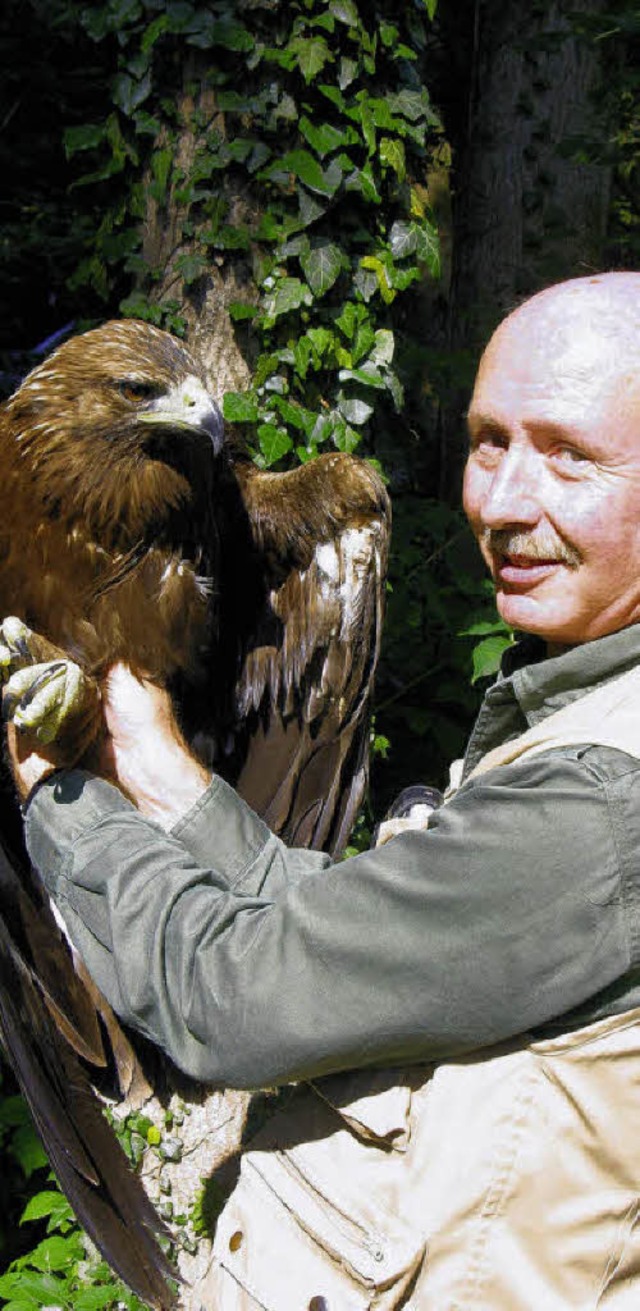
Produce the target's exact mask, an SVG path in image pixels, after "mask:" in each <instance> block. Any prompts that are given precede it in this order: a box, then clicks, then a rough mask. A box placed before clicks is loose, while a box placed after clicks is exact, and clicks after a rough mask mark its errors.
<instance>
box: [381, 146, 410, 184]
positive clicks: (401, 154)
mask: <svg viewBox="0 0 640 1311" xmlns="http://www.w3.org/2000/svg"><path fill="white" fill-rule="evenodd" d="M380 159H381V160H382V162H383V164H388V165H389V166H390V168H392V169H393V170H394V172H395V173H397V175H398V178H399V180H400V182H404V179H405V177H406V175H407V160H406V154H405V148H404V142H402V141H399V140H398V139H397V137H382V138H381V140H380Z"/></svg>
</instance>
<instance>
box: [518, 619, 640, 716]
mask: <svg viewBox="0 0 640 1311" xmlns="http://www.w3.org/2000/svg"><path fill="white" fill-rule="evenodd" d="M545 649H546V648H545V644H544V642H542V641H541V639H540V638H537V637H525V638H523V639H522V641H521V642H518V643H517V645H516V646H515V647H512V648H511V650H510V651H509V652H508V653H507V657H508V658H507V659H506V660H505V661H504V662H503V679H502V681H504V682H511V685H512V687H513V693H514V695H515V697H516V700H517V701H518V704H519V706H520V709H521V711H522V713H523V715H524V716H525V718H526V720H527V723H528V724H529V725H530V726H531V725H533V724H536V723H538V721H539V720H541V719H545V718H546V716H547V715H550V714H553V712H554V711H556V710H560V709H561V707H562V706H566V705H569V704H570V703H571V702H572V701H575V700H576V699H577V698H578V697H580V696H583V695H584V693H585V692H588V691H589V689H590V688H592V687H596V686H598V685H599V684H602V683H607V682H608V681H609V680H610V679H612V678H617V677H618V675H619V674H624V673H625V672H626V670H627V669H632V668H633V666H634V665H637V664H638V663H640V624H633V625H632V627H631V628H623V629H621V630H620V632H617V633H609V634H608V635H607V636H606V637H599V638H596V639H595V640H594V641H593V642H583V643H581V645H580V646H573V647H569V648H568V650H566V651H564V652H563V653H562V655H557V656H546V655H545Z"/></svg>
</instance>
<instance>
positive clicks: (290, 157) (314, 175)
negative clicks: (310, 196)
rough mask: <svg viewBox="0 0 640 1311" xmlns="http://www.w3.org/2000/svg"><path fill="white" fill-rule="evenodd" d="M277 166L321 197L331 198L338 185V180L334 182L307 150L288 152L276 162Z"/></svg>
mask: <svg viewBox="0 0 640 1311" xmlns="http://www.w3.org/2000/svg"><path fill="white" fill-rule="evenodd" d="M278 166H279V167H280V168H283V169H285V170H286V171H287V172H290V173H293V174H294V175H295V176H296V177H297V178H299V179H300V181H301V182H304V184H305V186H307V187H309V189H310V190H311V191H318V192H319V193H320V195H322V196H333V195H334V193H335V191H336V189H337V187H338V186H339V184H340V178H338V179H337V181H335V182H334V181H333V178H331V177H330V176H329V173H328V171H327V172H325V171H324V169H323V168H322V166H321V165H320V164H319V163H318V161H317V159H316V158H315V157H314V156H313V155H310V154H309V151H308V150H290V151H289V153H288V154H286V155H283V157H282V159H281V160H279V161H278Z"/></svg>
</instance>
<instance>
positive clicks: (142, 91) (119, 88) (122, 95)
mask: <svg viewBox="0 0 640 1311" xmlns="http://www.w3.org/2000/svg"><path fill="white" fill-rule="evenodd" d="M150 92H151V71H150V70H149V71H148V72H147V73H146V74H145V75H144V77H141V78H134V77H131V76H130V74H129V73H117V74H116V76H115V78H114V79H113V84H112V92H111V94H112V96H113V100H114V103H115V104H116V105H117V106H118V109H121V110H122V112H123V114H126V115H127V117H130V116H131V114H132V113H133V111H134V109H137V108H138V106H139V105H141V104H142V103H143V101H145V100H146V99H147V97H148V96H149V94H150Z"/></svg>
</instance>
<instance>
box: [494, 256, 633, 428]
mask: <svg viewBox="0 0 640 1311" xmlns="http://www.w3.org/2000/svg"><path fill="white" fill-rule="evenodd" d="M612 276H614V277H615V276H616V275H612ZM633 279H634V283H633V285H634V286H635V287H636V289H637V291H638V295H639V300H640V275H633ZM628 286H629V284H626V285H625V287H624V289H623V288H622V287H621V286H620V285H619V284H618V285H616V286H615V287H613V288H611V286H609V285H607V279H603V281H602V283H598V282H593V283H592V282H591V281H590V280H587V279H579V280H577V281H576V282H572V283H564V284H561V285H560V286H559V287H558V288H551V289H549V291H547V292H544V293H542V294H541V295H539V296H536V297H534V298H533V299H532V300H530V301H528V302H526V303H525V304H524V305H523V306H521V307H520V309H518V310H516V311H515V312H514V313H513V314H512V315H510V316H509V317H508V318H507V319H506V320H505V321H504V322H503V323H502V324H501V325H500V327H499V328H498V329H497V331H496V332H495V334H494V336H493V337H492V338H491V341H490V342H489V345H488V347H487V350H486V351H485V354H484V356H483V358H482V361H481V364H480V368H479V371H478V377H477V381H476V388H475V391H474V396H473V400H472V404H471V412H472V414H473V412H474V411H476V410H477V409H478V408H479V407H480V408H486V407H487V406H489V407H497V408H500V407H501V406H505V407H506V408H507V409H510V410H511V409H512V408H513V406H514V405H519V406H521V407H526V408H531V409H532V411H533V412H534V413H535V412H537V411H539V412H540V413H541V414H542V413H543V412H544V411H545V409H548V410H549V414H550V419H553V418H554V417H555V418H557V419H558V420H559V421H562V422H566V421H568V420H569V419H570V418H571V417H573V418H575V419H579V417H580V415H581V414H582V413H583V412H585V413H588V412H590V411H591V412H592V411H593V410H594V408H595V409H598V410H603V409H607V408H609V406H611V405H613V404H618V403H619V402H620V401H621V400H623V401H624V403H625V404H631V403H633V404H634V407H635V404H636V403H637V402H638V400H640V316H639V300H636V299H635V297H634V298H632V300H630V299H629V295H628ZM623 290H624V294H621V293H622V292H623ZM612 291H613V293H614V294H611V293H612Z"/></svg>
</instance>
